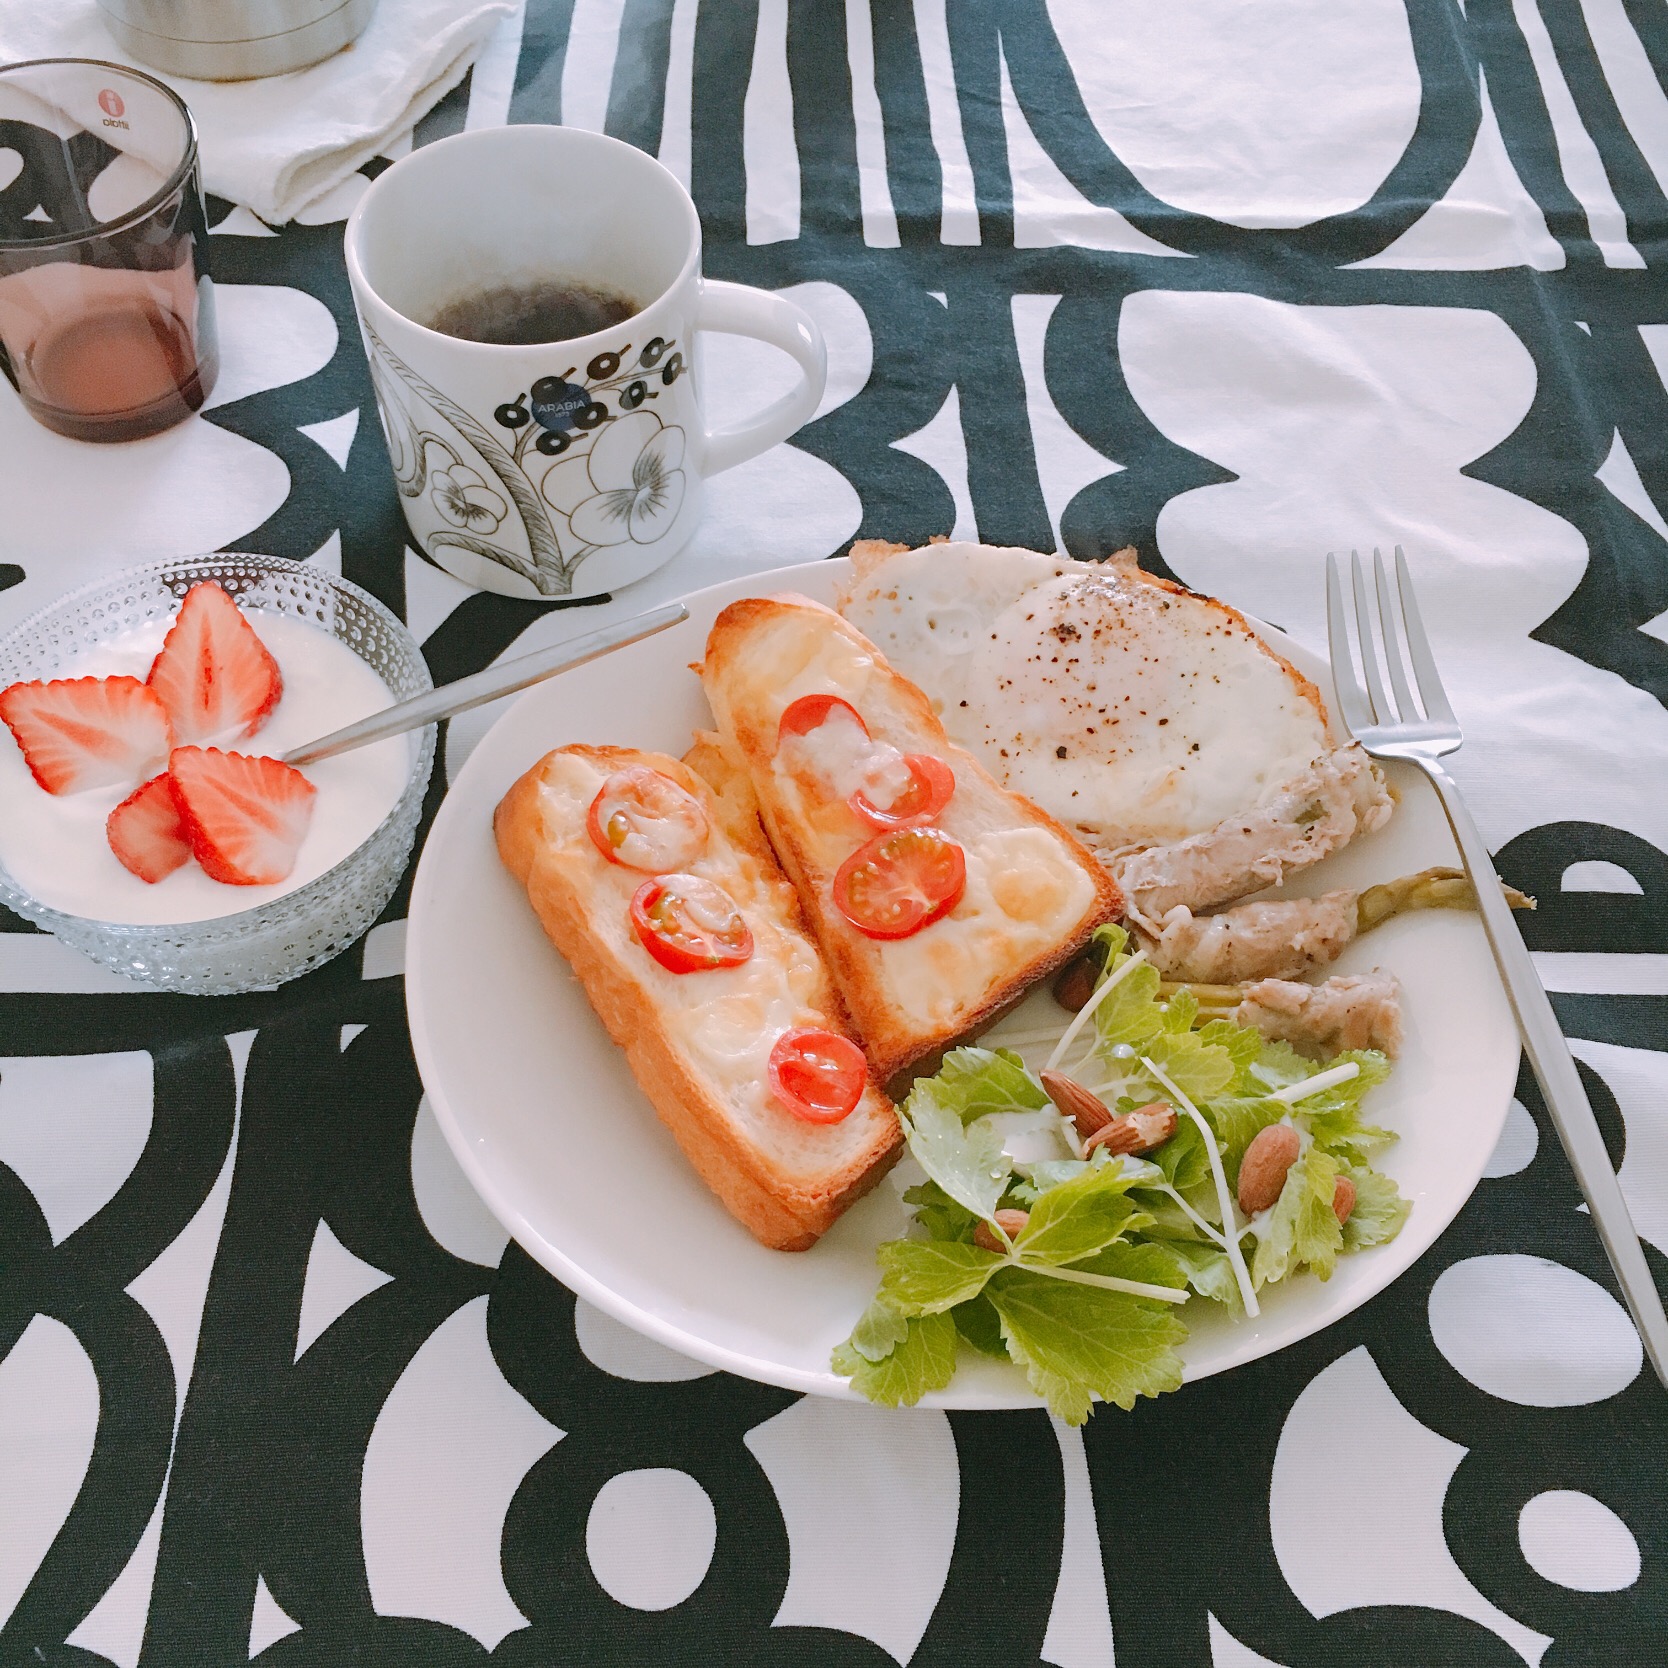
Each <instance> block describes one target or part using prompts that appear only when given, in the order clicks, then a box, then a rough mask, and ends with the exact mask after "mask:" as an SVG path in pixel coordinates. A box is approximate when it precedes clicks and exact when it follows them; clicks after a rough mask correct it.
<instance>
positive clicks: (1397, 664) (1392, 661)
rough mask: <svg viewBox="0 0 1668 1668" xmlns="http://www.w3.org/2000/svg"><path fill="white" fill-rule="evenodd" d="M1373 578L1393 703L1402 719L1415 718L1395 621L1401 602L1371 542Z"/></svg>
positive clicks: (1382, 561) (1416, 712)
mask: <svg viewBox="0 0 1668 1668" xmlns="http://www.w3.org/2000/svg"><path fill="white" fill-rule="evenodd" d="M1373 581H1374V584H1375V586H1376V588H1377V590H1378V627H1379V630H1380V631H1381V632H1382V633H1383V635H1384V663H1385V666H1386V668H1387V669H1388V670H1389V673H1390V684H1391V687H1392V688H1393V689H1394V690H1395V691H1396V705H1397V706H1399V707H1400V708H1401V709H1402V718H1403V719H1404V720H1411V719H1417V718H1418V716H1419V708H1418V705H1417V704H1416V703H1415V701H1414V699H1413V691H1412V690H1411V689H1410V688H1409V687H1408V682H1407V666H1406V663H1405V659H1404V656H1403V654H1402V645H1401V637H1400V634H1399V632H1398V631H1397V622H1398V621H1399V620H1401V618H1402V610H1401V605H1400V602H1399V601H1398V599H1397V598H1396V596H1395V594H1394V593H1393V592H1392V591H1391V589H1390V574H1389V571H1388V570H1387V569H1386V568H1385V566H1384V558H1383V557H1382V556H1381V555H1380V554H1379V550H1378V546H1377V545H1376V544H1375V545H1374V546H1373Z"/></svg>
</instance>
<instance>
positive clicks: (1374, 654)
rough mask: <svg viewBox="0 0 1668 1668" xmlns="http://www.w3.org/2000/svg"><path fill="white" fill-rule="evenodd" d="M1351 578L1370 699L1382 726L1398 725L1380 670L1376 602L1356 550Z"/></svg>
mask: <svg viewBox="0 0 1668 1668" xmlns="http://www.w3.org/2000/svg"><path fill="white" fill-rule="evenodd" d="M1349 574H1350V581H1351V584H1352V586H1353V588H1354V591H1355V627H1356V633H1357V635H1358V636H1359V637H1360V639H1361V670H1362V671H1363V672H1364V673H1365V674H1366V678H1367V694H1368V698H1369V699H1370V700H1371V701H1372V705H1373V714H1374V716H1375V717H1376V718H1377V719H1378V721H1379V723H1380V724H1394V723H1395V722H1396V709H1395V708H1394V707H1393V706H1391V704H1390V692H1389V690H1387V689H1386V688H1385V687H1384V677H1383V675H1382V674H1381V673H1380V671H1379V669H1378V647H1377V645H1376V644H1375V643H1374V642H1373V614H1374V612H1375V610H1374V608H1373V599H1372V597H1371V595H1370V594H1369V592H1368V590H1367V577H1366V575H1365V573H1364V572H1363V571H1362V568H1361V556H1360V553H1359V552H1357V551H1354V550H1352V551H1351V552H1350V553H1349Z"/></svg>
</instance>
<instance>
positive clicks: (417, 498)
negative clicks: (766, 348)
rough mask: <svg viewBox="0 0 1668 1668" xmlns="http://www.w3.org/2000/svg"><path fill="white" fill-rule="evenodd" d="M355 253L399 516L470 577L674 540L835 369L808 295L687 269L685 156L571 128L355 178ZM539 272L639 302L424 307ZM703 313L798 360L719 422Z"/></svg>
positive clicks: (495, 140)
mask: <svg viewBox="0 0 1668 1668" xmlns="http://www.w3.org/2000/svg"><path fill="white" fill-rule="evenodd" d="M347 270H348V278H349V281H350V282H351V283H352V286H353V298H354V302H355V304H356V305H357V307H358V309H359V325H360V330H361V332H362V333H363V335H364V339H365V351H366V353H367V355H368V356H369V358H370V364H371V377H372V381H373V382H374V384H375V386H376V395H377V404H378V407H379V409H380V411H381V413H382V426H383V432H384V433H385V434H386V436H387V439H388V455H389V458H390V460H391V461H392V463H393V467H394V475H395V478H396V480H397V481H398V483H399V489H400V501H401V505H402V507H403V508H404V510H405V518H406V521H407V522H408V523H409V524H410V527H411V532H412V536H413V537H414V538H415V539H416V540H417V542H418V544H419V545H421V547H422V549H423V551H424V552H425V553H426V554H427V555H428V557H429V558H430V560H431V561H433V562H435V563H436V564H437V565H438V566H440V567H442V568H444V569H446V571H447V572H448V573H451V574H453V575H455V576H456V577H457V578H459V579H461V580H463V581H464V583H465V584H468V585H475V586H479V587H480V588H482V589H483V590H488V591H498V592H500V593H502V594H503V595H505V596H512V597H525V598H532V599H538V600H542V599H546V598H550V597H572V596H594V595H596V594H597V593H598V592H601V591H609V590H613V589H615V588H616V587H618V586H621V585H629V584H630V583H631V582H632V581H633V580H634V579H641V578H642V577H643V575H644V574H646V573H652V572H653V571H654V570H655V569H656V568H658V567H660V566H661V565H662V564H664V563H665V562H668V561H670V560H671V559H672V557H674V556H675V555H677V553H678V552H679V551H680V550H682V549H683V547H684V546H685V545H686V544H687V543H688V542H689V538H690V535H691V534H692V533H693V532H694V530H695V525H696V523H697V522H698V521H699V519H700V514H701V497H702V484H703V482H704V480H705V478H706V477H707V476H709V475H716V474H717V473H718V472H719V471H720V470H724V469H729V468H732V467H733V466H734V465H736V464H738V463H743V462H745V461H746V460H747V459H748V458H751V457H755V456H757V454H758V453H760V452H762V451H764V450H765V449H766V448H767V447H770V446H774V445H775V444H776V443H777V442H778V441H781V440H785V439H786V438H787V437H788V436H789V435H790V434H792V433H793V432H794V430H795V429H797V428H798V427H799V426H800V425H801V424H802V423H804V422H806V421H807V420H808V419H809V418H810V417H811V415H812V413H813V412H814V411H815V410H816V408H817V402H818V401H819V400H820V399H821V398H822V392H823V385H824V383H825V382H826V380H827V365H828V356H827V351H826V349H825V348H824V346H823V340H822V333H821V332H820V331H819V330H818V329H817V326H816V324H815V322H814V321H813V320H812V319H811V317H810V316H809V314H807V313H805V312H804V311H803V310H802V309H801V308H798V307H796V306H794V305H793V304H792V303H791V302H789V301H785V300H783V299H782V298H781V297H780V296H775V295H771V294H770V293H769V292H768V291H765V290H756V289H750V288H748V287H747V286H745V285H742V284H724V283H717V282H714V281H711V280H708V279H704V278H703V277H702V276H701V223H700V220H699V218H698V217H697V215H696V213H695V205H694V203H692V202H691V201H690V198H689V193H688V192H687V191H685V190H684V188H683V187H682V185H680V184H679V183H678V180H677V178H676V177H675V176H674V175H673V174H671V173H669V172H668V171H667V170H666V169H665V168H663V167H662V166H661V165H660V164H659V163H658V162H656V161H655V160H654V159H653V158H652V157H650V156H647V155H645V154H644V153H643V152H642V151H639V150H637V149H636V148H635V147H633V146H631V145H626V144H622V143H621V142H620V141H619V140H617V139H609V138H606V137H604V136H603V135H601V134H596V133H587V132H585V131H583V130H581V129H578V128H563V127H541V126H531V125H529V126H515V127H503V128H492V129H483V130H480V131H477V132H473V133H460V134H457V135H456V136H455V137H453V138H450V139H442V140H439V141H438V142H436V143H435V144H432V145H425V146H424V147H423V148H422V149H421V150H418V151H414V152H412V154H411V155H410V156H408V157H406V158H404V159H403V160H402V161H400V162H398V163H396V164H395V165H394V166H393V167H392V168H390V169H389V170H388V171H387V172H386V173H385V174H383V175H381V176H380V178H378V179H377V180H376V182H375V183H374V184H373V185H372V186H371V188H370V189H369V190H368V191H367V192H366V193H365V195H364V197H363V198H361V199H360V202H359V206H358V208H356V209H355V210H354V212H353V216H352V218H351V219H350V220H349V221H348V225H347ZM547 283H573V284H577V285H583V286H585V287H587V288H590V289H593V290H601V291H604V292H611V293H614V294H618V295H621V296H624V297H626V298H628V299H629V300H631V301H633V302H636V303H637V311H636V312H634V313H633V314H632V315H631V316H630V317H629V318H627V319H626V320H625V321H624V322H623V323H621V324H618V325H614V326H612V327H610V328H608V329H605V330H599V331H597V332H595V333H594V334H592V335H588V336H581V337H576V338H574V339H572V340H569V341H563V342H551V343H546V344H542V345H539V346H535V347H522V346H498V345H494V344H490V343H482V342H470V341H462V340H460V339H458V338H457V337H455V336H447V335H443V334H441V333H440V332H439V331H436V330H432V329H430V328H429V327H428V325H427V324H426V323H424V322H423V321H424V320H432V319H434V318H435V317H437V316H438V314H439V313H440V311H441V310H442V309H443V308H445V307H447V306H448V305H450V304H452V303H454V302H457V301H459V300H462V299H464V298H467V297H469V296H471V295H478V294H481V293H483V292H485V291H488V290H491V289H495V288H501V287H503V286H506V285H508V286H516V285H523V284H547ZM697 330H722V331H728V332H730V333H732V334H735V335H741V336H756V337H758V338H759V339H760V340H762V341H766V342H769V343H771V344H773V345H774V346H776V347H779V348H782V349H784V350H785V351H786V352H788V353H790V354H792V355H793V357H794V358H795V359H796V360H797V361H798V362H799V366H800V369H801V371H802V372H803V373H804V374H803V377H802V379H801V380H800V382H799V385H798V386H797V387H796V388H795V389H794V390H793V391H792V392H791V393H789V394H786V395H784V396H783V397H782V398H780V399H778V400H776V401H775V402H774V403H772V404H771V405H769V406H767V407H765V409H764V410H763V411H761V412H760V413H759V414H758V415H757V416H756V417H754V418H753V419H752V420H751V421H750V422H747V423H743V424H741V425H740V426H739V427H737V428H731V429H725V430H722V431H720V432H718V433H713V432H712V431H711V430H709V429H708V428H707V427H706V425H705V423H704V422H703V420H702V416H701V401H700V389H699V388H698V387H697V385H696V384H697V377H696V375H695V367H694V353H693V351H692V350H693V337H694V333H695V332H696V331H697Z"/></svg>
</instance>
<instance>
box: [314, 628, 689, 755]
mask: <svg viewBox="0 0 1668 1668" xmlns="http://www.w3.org/2000/svg"><path fill="white" fill-rule="evenodd" d="M688 618H689V610H688V609H687V608H685V607H684V605H683V604H682V603H681V602H673V603H668V604H667V605H666V607H664V608H651V609H650V610H649V611H648V613H646V614H638V615H636V616H634V617H633V618H632V619H629V620H621V621H620V623H619V624H618V625H612V626H605V627H604V628H603V629H602V630H601V631H593V632H592V633H591V634H590V635H589V636H587V637H576V638H573V639H572V640H570V641H569V642H566V643H558V644H556V645H555V647H553V648H549V649H541V650H539V652H538V653H537V654H524V655H520V656H518V657H517V658H516V659H514V660H506V661H505V662H504V664H503V665H502V666H489V667H488V668H487V669H486V670H485V671H484V672H476V673H474V674H472V675H471V676H470V677H467V678H459V679H458V680H457V681H456V682H455V683H447V684H442V685H441V686H440V688H439V689H431V690H430V691H429V692H428V693H427V694H426V695H414V696H413V697H412V698H411V699H410V700H409V701H400V702H397V703H396V704H395V705H394V706H391V707H385V708H384V709H383V710H382V711H381V712H377V713H372V714H371V716H370V717H369V718H362V719H360V720H359V722H358V723H357V724H349V725H348V726H347V727H346V728H345V729H341V730H332V731H331V732H330V734H329V735H327V736H320V737H319V739H318V740H317V741H310V742H308V743H307V745H306V746H305V747H297V748H294V749H292V750H291V751H290V752H288V753H286V754H285V755H284V763H285V764H287V765H306V764H316V763H317V762H318V761H319V760H320V759H330V758H334V757H335V756H336V754H338V753H346V752H349V751H351V750H352V749H353V748H355V747H368V746H369V745H370V744H371V743H372V742H373V741H386V740H387V738H388V737H389V736H397V735H403V734H404V733H405V732H406V731H407V730H420V729H422V728H423V726H424V725H426V724H434V723H438V722H439V720H440V719H442V718H451V717H452V716H453V715H454V714H456V713H460V712H467V711H468V710H469V709H470V708H471V707H478V706H483V705H485V703H486V702H488V701H496V700H497V699H498V697H499V696H500V695H513V694H514V693H515V692H516V691H517V690H518V689H526V688H527V687H528V686H529V685H530V684H535V683H542V682H543V681H544V679H546V678H552V677H555V675H556V674H557V673H558V672H566V671H569V670H570V669H571V668H573V667H575V666H583V665H584V664H585V662H586V661H587V660H595V659H597V658H598V656H600V655H605V654H609V653H611V652H612V651H613V650H615V649H623V648H624V647H625V646H626V644H627V643H637V642H641V641H642V639H643V638H645V637H652V636H654V634H655V633H656V632H657V631H664V630H665V629H666V628H667V627H668V626H675V625H680V624H681V623H682V622H683V621H685V620H687V619H688Z"/></svg>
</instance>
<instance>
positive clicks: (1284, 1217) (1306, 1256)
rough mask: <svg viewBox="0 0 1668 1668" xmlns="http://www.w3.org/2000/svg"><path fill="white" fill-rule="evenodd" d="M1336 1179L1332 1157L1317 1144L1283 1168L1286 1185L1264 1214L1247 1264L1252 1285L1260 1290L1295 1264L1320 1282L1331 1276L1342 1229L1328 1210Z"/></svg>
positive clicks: (1330, 1208) (1280, 1277) (1335, 1168)
mask: <svg viewBox="0 0 1668 1668" xmlns="http://www.w3.org/2000/svg"><path fill="white" fill-rule="evenodd" d="M1337 1182H1338V1161H1337V1159H1335V1158H1334V1157H1333V1156H1332V1155H1331V1154H1330V1153H1328V1152H1324V1151H1323V1150H1322V1149H1321V1148H1320V1147H1318V1146H1312V1147H1310V1149H1309V1150H1308V1152H1306V1153H1305V1154H1304V1155H1303V1156H1302V1157H1301V1158H1300V1159H1298V1161H1297V1162H1296V1163H1295V1164H1294V1165H1293V1166H1292V1167H1291V1169H1290V1170H1288V1171H1287V1172H1286V1185H1285V1186H1284V1187H1283V1188H1281V1190H1280V1197H1279V1198H1278V1199H1277V1200H1276V1201H1275V1203H1274V1207H1273V1209H1272V1210H1270V1212H1269V1214H1268V1221H1267V1223H1266V1225H1265V1226H1264V1229H1263V1237H1262V1239H1261V1240H1260V1241H1259V1242H1258V1245H1257V1255H1256V1256H1255V1257H1254V1258H1253V1259H1252V1262H1251V1283H1252V1285H1254V1286H1256V1287H1257V1288H1258V1289H1259V1290H1261V1288H1262V1287H1263V1286H1265V1285H1267V1284H1268V1282H1269V1281H1270V1280H1283V1279H1284V1278H1285V1277H1286V1275H1287V1274H1289V1273H1291V1272H1292V1270H1293V1269H1294V1268H1296V1267H1297V1266H1299V1265H1300V1264H1302V1265H1306V1266H1307V1267H1309V1268H1311V1269H1313V1270H1314V1272H1315V1273H1316V1274H1318V1275H1319V1276H1320V1277H1321V1279H1323V1280H1330V1279H1331V1278H1332V1267H1333V1264H1334V1263H1335V1262H1336V1261H1337V1259H1338V1253H1339V1251H1340V1250H1342V1248H1343V1244H1344V1230H1343V1227H1342V1225H1341V1224H1340V1223H1339V1221H1338V1213H1337V1212H1336V1211H1335V1210H1333V1208H1332V1194H1333V1191H1334V1189H1335V1188H1336V1186H1337Z"/></svg>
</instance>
